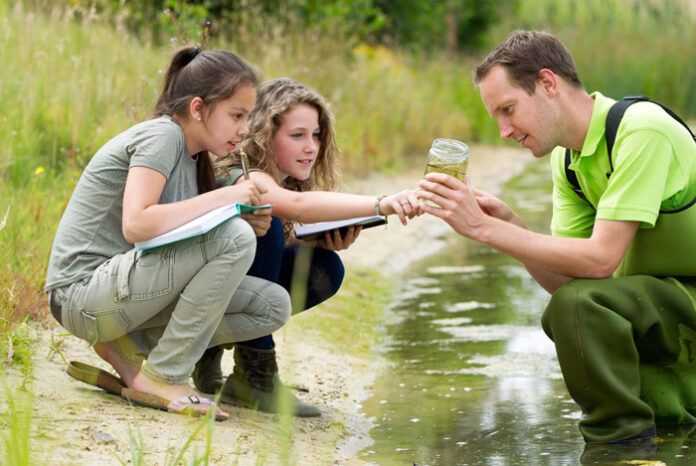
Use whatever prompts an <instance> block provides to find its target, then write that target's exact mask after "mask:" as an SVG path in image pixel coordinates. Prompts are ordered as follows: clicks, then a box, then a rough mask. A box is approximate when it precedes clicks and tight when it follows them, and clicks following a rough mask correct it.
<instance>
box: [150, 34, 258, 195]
mask: <svg viewBox="0 0 696 466" xmlns="http://www.w3.org/2000/svg"><path fill="white" fill-rule="evenodd" d="M258 83H259V76H258V73H257V72H256V71H255V70H254V69H253V68H252V67H251V65H249V64H248V63H246V62H245V61H244V60H242V59H241V58H239V57H238V56H237V55H235V54H234V53H232V52H228V51H226V50H217V49H214V50H204V51H201V49H200V48H195V47H184V48H182V49H179V50H178V51H177V52H176V53H175V54H174V57H173V58H172V62H171V63H170V65H169V69H168V70H167V73H166V75H165V78H164V87H163V89H162V93H161V94H160V96H159V98H158V99H157V104H156V105H155V109H154V111H153V117H159V116H163V115H169V116H175V115H177V116H179V117H180V118H188V114H187V109H188V105H189V103H190V102H191V100H192V99H193V98H194V97H200V98H201V100H202V101H203V104H204V105H205V106H206V108H207V109H208V110H209V111H212V110H213V108H214V107H215V105H216V104H217V103H218V102H220V101H222V100H225V99H228V98H230V97H232V96H233V95H234V93H235V92H237V90H238V89H239V88H240V87H243V86H254V87H256V86H257V85H258ZM195 155H196V156H197V161H196V169H197V178H198V179H197V183H198V192H199V194H202V193H204V192H207V191H211V190H213V189H215V175H214V173H213V167H212V164H211V162H210V157H209V156H208V153H207V152H206V151H204V152H201V153H198V154H195Z"/></svg>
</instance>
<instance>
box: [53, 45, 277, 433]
mask: <svg viewBox="0 0 696 466" xmlns="http://www.w3.org/2000/svg"><path fill="white" fill-rule="evenodd" d="M257 83H258V77H257V75H256V73H255V71H254V70H253V69H252V67H251V66H249V65H248V64H247V63H245V62H244V61H243V60H242V59H240V58H239V57H237V56H236V55H234V54H233V53H230V52H227V51H224V50H206V51H201V50H200V49H198V48H193V47H187V48H184V49H181V50H179V51H178V52H177V53H176V54H175V56H174V58H173V59H172V62H171V65H170V66H169V69H168V71H167V73H166V77H165V83H164V89H163V91H162V93H161V95H160V96H159V99H158V101H157V104H156V106H155V109H154V112H153V118H152V119H150V120H148V121H144V122H142V123H139V124H137V125H135V126H133V127H131V128H129V129H127V130H126V131H124V132H123V133H121V134H119V135H118V136H116V137H115V138H113V139H112V140H110V141H109V142H107V143H106V144H105V145H104V146H103V147H102V148H101V149H99V151H97V153H96V154H95V155H94V157H93V158H92V160H91V161H90V162H89V163H88V164H87V166H86V167H85V170H84V172H83V173H82V175H81V177H80V179H79V181H78V183H77V186H76V187H75V191H74V192H73V194H72V197H71V199H70V202H69V203H68V206H67V208H66V210H65V213H64V214H63V217H62V219H61V221H60V224H59V226H58V231H57V233H56V237H55V240H54V244H53V248H52V251H51V258H50V261H49V267H48V275H47V278H46V291H47V292H48V294H49V302H50V307H51V312H52V314H53V315H54V317H55V318H56V319H57V320H58V322H60V323H61V325H63V326H64V327H65V328H66V329H67V330H68V331H69V332H70V333H72V334H73V335H75V336H77V337H79V338H82V339H84V340H86V341H88V342H89V344H90V345H92V346H93V348H94V350H95V351H96V353H97V354H98V355H99V356H100V357H101V358H102V359H104V360H105V361H106V362H108V363H109V364H111V365H112V366H113V368H114V369H115V370H116V372H117V373H118V374H119V377H115V376H113V375H111V374H109V373H106V372H104V371H102V370H100V369H97V368H94V367H92V366H88V365H86V364H82V363H78V362H71V363H70V364H69V366H68V373H69V374H70V375H72V376H74V377H76V378H78V379H80V380H83V381H85V382H88V383H92V384H93V385H97V386H99V387H101V388H103V389H105V390H107V391H110V392H113V393H116V394H119V395H121V396H123V397H125V398H128V399H129V400H131V401H132V402H135V403H139V404H144V405H147V406H151V407H156V408H160V409H164V410H170V411H175V412H186V413H192V414H205V413H206V412H208V411H209V410H210V409H213V408H212V402H211V401H210V400H209V399H206V398H203V397H200V396H198V394H197V393H196V392H195V391H194V390H193V388H192V387H191V386H190V385H189V383H188V380H189V377H190V375H191V373H192V371H193V368H194V364H195V363H196V361H197V360H198V359H199V358H200V357H201V355H202V354H203V352H204V351H205V350H206V348H208V347H209V346H216V345H220V344H228V343H232V342H235V341H243V340H248V339H250V338H257V337H260V336H263V335H267V334H269V333H271V332H273V331H275V330H277V329H278V328H280V327H281V326H282V325H283V324H284V323H285V321H286V320H287V319H288V317H289V314H290V301H289V297H288V295H287V292H286V291H285V290H284V289H283V288H281V287H280V286H278V285H275V284H273V283H270V282H267V281H265V280H262V279H259V278H254V277H245V275H246V272H247V270H248V268H249V266H250V265H251V263H252V260H253V258H254V252H255V246H256V236H255V235H256V234H264V233H265V230H266V229H267V228H268V225H270V209H261V210H256V211H255V213H254V215H256V216H258V217H257V219H258V221H255V222H246V221H245V220H244V219H242V218H239V217H236V218H232V219H230V220H228V221H226V222H223V223H222V224H220V225H218V226H217V227H215V228H213V229H212V230H210V231H209V232H207V233H205V234H203V235H199V236H195V237H192V238H188V239H184V240H181V241H178V242H175V243H171V244H168V245H164V246H160V247H157V248H153V249H148V250H144V251H142V250H136V249H134V248H133V243H134V242H140V241H144V240H147V239H150V238H153V237H155V236H157V235H159V234H162V233H164V232H167V231H169V230H172V229H174V228H176V227H178V226H180V225H183V224H184V223H186V222H188V221H190V220H193V219H195V218H196V217H199V216H201V215H203V214H205V213H207V212H209V211H211V210H213V209H215V208H217V207H221V206H224V205H227V204H232V203H243V204H252V205H253V204H257V205H258V204H259V203H260V199H261V196H262V195H263V194H264V193H265V192H266V189H265V188H264V187H263V185H262V184H261V183H260V182H259V181H257V180H246V181H243V182H241V183H239V184H236V185H234V186H227V187H222V188H219V189H215V179H214V176H213V171H212V168H211V163H210V159H209V157H208V154H212V155H214V156H218V157H222V156H225V155H226V154H227V153H228V152H230V151H231V150H234V149H235V147H236V146H237V144H239V142H240V141H241V139H242V137H243V136H245V135H246V134H247V133H248V131H249V128H248V122H247V119H248V116H249V114H250V113H251V111H252V109H253V108H254V104H255V100H256V86H257ZM252 225H253V226H252ZM150 331H151V332H150ZM150 334H156V335H158V338H157V340H156V341H146V340H147V336H148V335H150ZM214 409H215V416H216V418H217V419H219V420H222V419H226V418H227V417H228V414H227V413H225V412H224V411H222V410H220V409H219V408H217V407H215V408H214Z"/></svg>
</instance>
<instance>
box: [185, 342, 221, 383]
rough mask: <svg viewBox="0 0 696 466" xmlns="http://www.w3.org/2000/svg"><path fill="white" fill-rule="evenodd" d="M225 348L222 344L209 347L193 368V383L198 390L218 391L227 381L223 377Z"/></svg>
mask: <svg viewBox="0 0 696 466" xmlns="http://www.w3.org/2000/svg"><path fill="white" fill-rule="evenodd" d="M223 353H224V350H223V348H222V347H220V346H213V347H212V348H208V349H207V350H205V353H203V356H201V359H199V360H198V362H197V363H196V367H195V368H194V369H193V374H192V375H191V376H192V377H193V384H194V385H195V386H196V390H198V391H200V392H203V393H217V392H218V390H220V388H222V385H223V383H224V382H225V380H224V378H223V377H222V366H221V362H222V355H223Z"/></svg>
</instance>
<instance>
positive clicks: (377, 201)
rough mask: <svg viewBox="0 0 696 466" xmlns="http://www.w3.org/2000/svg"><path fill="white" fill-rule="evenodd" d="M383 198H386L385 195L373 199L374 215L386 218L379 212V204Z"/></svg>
mask: <svg viewBox="0 0 696 466" xmlns="http://www.w3.org/2000/svg"><path fill="white" fill-rule="evenodd" d="M385 197H387V196H386V195H385V194H382V195H381V196H377V198H375V215H378V216H380V217H386V215H384V214H383V213H382V212H380V211H379V203H380V202H381V201H382V199H384V198H385Z"/></svg>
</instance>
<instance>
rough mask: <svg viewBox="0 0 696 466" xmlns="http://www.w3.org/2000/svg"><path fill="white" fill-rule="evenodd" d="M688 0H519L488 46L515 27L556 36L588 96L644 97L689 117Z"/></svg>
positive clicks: (694, 90) (692, 96)
mask: <svg viewBox="0 0 696 466" xmlns="http://www.w3.org/2000/svg"><path fill="white" fill-rule="evenodd" d="M695 26H696V2H695V1H694V0H562V1H559V0H520V2H519V8H518V11H517V12H516V14H515V15H514V16H512V15H511V16H508V17H506V18H505V20H504V21H503V22H502V23H501V24H499V25H498V26H496V28H495V30H494V31H492V32H491V33H490V34H489V38H490V43H489V44H488V46H494V45H495V44H496V43H497V42H499V41H502V40H503V39H504V38H505V37H506V36H507V35H508V34H509V33H510V32H511V31H513V30H515V29H544V30H546V31H549V32H551V33H554V34H556V35H557V36H558V37H559V38H560V39H561V40H562V41H563V43H564V44H565V45H566V46H567V47H568V49H569V50H570V52H571V54H572V55H573V57H574V58H575V61H576V64H577V67H578V72H579V74H580V78H581V79H582V80H583V83H584V84H585V87H586V88H587V89H588V90H590V91H591V90H599V91H601V92H602V93H604V94H605V95H608V96H611V97H614V98H621V97H622V96H624V95H629V94H645V95H648V96H650V97H651V98H653V99H655V100H659V101H661V102H663V103H665V104H667V105H669V106H671V107H672V108H674V110H675V111H677V112H678V113H680V114H681V115H683V116H684V117H688V118H695V117H696V46H694V44H696V27H695Z"/></svg>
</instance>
